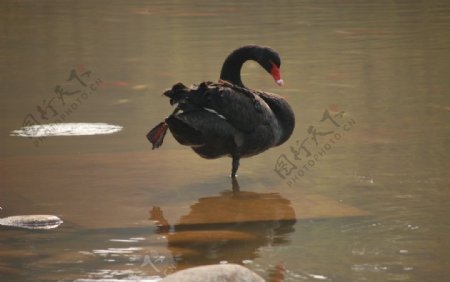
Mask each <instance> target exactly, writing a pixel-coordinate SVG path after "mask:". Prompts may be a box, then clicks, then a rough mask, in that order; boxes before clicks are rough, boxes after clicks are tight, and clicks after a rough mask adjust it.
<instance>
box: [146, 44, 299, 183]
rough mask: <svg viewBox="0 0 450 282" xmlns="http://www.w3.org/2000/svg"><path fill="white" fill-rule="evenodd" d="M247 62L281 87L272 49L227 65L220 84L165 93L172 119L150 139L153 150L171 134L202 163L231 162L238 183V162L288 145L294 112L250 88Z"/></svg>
mask: <svg viewBox="0 0 450 282" xmlns="http://www.w3.org/2000/svg"><path fill="white" fill-rule="evenodd" d="M247 60H254V61H256V62H258V63H259V64H260V65H261V66H262V67H263V68H264V69H265V70H266V71H267V72H268V73H270V74H271V75H272V77H273V78H274V79H275V82H276V83H277V84H278V85H280V86H281V85H283V80H282V79H281V77H280V65H281V62H280V57H279V55H278V54H277V52H275V51H274V50H273V49H271V48H269V47H260V46H255V45H249V46H244V47H241V48H239V49H236V50H235V51H233V52H232V53H231V54H230V55H229V56H228V57H227V58H226V60H225V62H224V63H223V66H222V71H221V73H220V80H219V82H202V83H200V84H199V85H194V86H191V87H186V86H185V85H183V84H182V83H177V84H175V85H174V86H173V87H172V89H170V90H168V91H166V92H164V95H165V96H167V97H169V98H170V104H171V105H174V104H176V105H177V106H176V108H175V110H174V111H173V113H172V114H171V115H170V116H169V117H167V118H166V119H165V120H164V121H163V122H161V123H160V124H158V125H157V126H156V127H154V128H153V129H152V130H150V132H149V133H148V134H147V139H148V140H149V141H150V142H151V143H152V145H153V149H155V148H158V147H160V146H161V145H162V143H163V139H164V136H165V134H166V131H167V129H170V131H171V132H172V135H173V136H174V137H175V139H176V140H177V141H178V142H179V143H180V144H181V145H186V146H190V147H191V148H192V149H193V150H194V151H195V152H196V153H197V154H199V155H200V156H201V157H203V158H207V159H212V158H218V157H221V156H230V157H231V158H232V159H233V160H232V169H231V177H233V178H234V177H236V172H237V170H238V168H239V160H240V158H243V157H250V156H253V155H256V154H259V153H261V152H263V151H265V150H267V149H269V148H271V147H274V146H278V145H281V144H283V143H284V142H285V141H286V140H288V139H289V137H290V136H291V134H292V131H293V130H294V126H295V118H294V112H293V111H292V109H291V107H290V106H289V104H288V103H287V102H286V100H284V99H283V98H282V97H281V96H278V95H276V94H272V93H267V92H263V91H257V90H251V89H248V88H246V87H245V86H244V85H243V84H242V81H241V74H240V72H241V67H242V65H243V64H244V62H245V61H247Z"/></svg>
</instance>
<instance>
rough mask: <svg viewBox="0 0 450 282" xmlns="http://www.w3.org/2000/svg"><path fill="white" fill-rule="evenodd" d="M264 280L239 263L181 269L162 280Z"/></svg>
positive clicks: (167, 281) (177, 281)
mask: <svg viewBox="0 0 450 282" xmlns="http://www.w3.org/2000/svg"><path fill="white" fill-rule="evenodd" d="M179 281H183V282H198V281H205V282H239V281H245V282H264V279H263V278H262V277H261V276H259V275H258V274H256V273H255V272H253V271H251V270H249V269H248V268H245V267H243V266H241V265H238V264H213V265H205V266H198V267H193V268H188V269H185V270H181V271H178V272H175V273H173V274H170V275H168V276H166V277H165V278H164V279H163V280H161V281H160V282H179Z"/></svg>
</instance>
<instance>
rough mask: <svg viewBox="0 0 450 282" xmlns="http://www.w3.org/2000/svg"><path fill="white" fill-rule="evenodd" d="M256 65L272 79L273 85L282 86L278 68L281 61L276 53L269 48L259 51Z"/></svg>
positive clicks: (282, 82)
mask: <svg viewBox="0 0 450 282" xmlns="http://www.w3.org/2000/svg"><path fill="white" fill-rule="evenodd" d="M258 63H259V64H260V65H261V66H262V67H263V68H264V69H265V70H266V71H267V72H268V73H270V75H271V76H272V77H273V79H274V80H275V83H276V84H278V85H279V86H283V85H284V81H283V79H281V73H280V66H281V59H280V56H279V55H278V53H277V52H276V51H275V50H273V49H272V48H269V47H264V48H262V49H261V53H260V56H259V58H258Z"/></svg>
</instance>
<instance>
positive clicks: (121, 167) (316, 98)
mask: <svg viewBox="0 0 450 282" xmlns="http://www.w3.org/2000/svg"><path fill="white" fill-rule="evenodd" d="M449 30H450V4H448V3H447V2H446V1H406V2H398V1H344V2H342V1H328V2H317V1H297V2H293V3H289V4H287V3H286V4H282V3H278V2H277V1H263V2H258V3H253V1H252V2H248V1H247V2H246V3H241V1H231V2H230V1H227V2H224V1H179V3H178V2H177V1H175V2H167V1H151V3H147V2H144V1H126V2H125V1H94V2H93V1H32V2H29V1H2V2H1V3H0V62H1V64H0V73H1V76H0V80H1V81H0V82H1V88H0V89H1V92H0V95H1V98H2V103H1V104H0V113H1V123H0V142H1V151H0V173H1V177H0V206H1V207H2V210H0V217H7V216H13V215H27V214H53V215H56V216H58V217H60V218H61V219H62V220H63V221H64V223H63V224H62V225H61V226H59V227H58V228H56V229H53V230H25V229H18V228H11V227H0V246H1V247H0V281H89V279H91V280H100V279H129V280H131V279H133V278H137V279H141V280H144V279H147V280H155V279H157V278H158V277H163V276H165V275H166V274H167V273H170V272H173V271H176V270H179V269H183V268H186V267H190V266H196V265H202V264H211V263H225V262H230V263H231V262H233V263H240V264H243V265H245V266H247V267H248V268H250V269H252V270H254V271H255V272H257V273H258V274H260V275H261V276H263V277H264V278H266V279H268V280H273V281H282V280H285V281H299V280H300V281H317V280H319V281H424V280H429V281H446V278H447V277H448V276H449V275H450V271H449V269H450V265H449V261H450V251H449V250H450V248H449V242H450V240H449V239H448V234H450V227H449V221H448V214H449V213H450V206H449V205H448V202H449V200H450V194H449V193H448V188H449V186H450V177H449V175H448V171H449V168H450V167H449V163H450V162H449V155H448V152H449V147H450V142H449V136H450V134H449V124H450V123H449V121H450V104H449V99H448V93H449V91H450V81H449V80H448V73H447V70H448V67H449V66H450V52H449V51H450V36H449V35H450V34H449V33H450V32H449ZM249 43H256V44H261V45H269V46H272V47H273V48H275V49H276V50H277V51H278V52H279V53H280V55H281V58H282V67H281V73H282V77H283V78H284V81H285V86H284V87H282V88H279V87H278V86H277V85H276V84H275V83H274V82H273V80H272V79H271V78H270V76H269V75H267V74H266V73H265V72H264V71H263V70H262V69H261V68H259V66H257V65H255V64H252V63H247V64H246V65H245V66H244V69H243V81H244V83H245V84H246V85H247V86H249V87H251V88H256V89H264V90H267V91H271V92H276V93H279V94H281V95H283V96H285V97H286V98H287V99H288V101H289V102H290V104H291V105H292V107H293V109H294V111H295V113H296V121H297V125H296V129H295V131H294V134H293V136H292V137H291V139H290V140H288V141H287V142H286V143H285V144H283V145H282V146H280V147H278V148H274V149H271V150H269V151H267V152H265V153H264V154H261V155H259V156H255V157H253V158H250V159H244V160H242V162H241V168H240V170H239V177H238V181H239V182H238V183H232V181H231V179H230V178H229V177H228V176H227V175H228V174H229V170H230V166H231V161H230V159H228V158H223V159H218V160H203V159H201V158H200V157H198V156H196V155H195V154H194V153H193V152H192V151H191V150H190V149H188V148H186V147H183V146H180V145H178V144H177V143H176V142H175V141H174V140H173V138H172V137H171V136H170V135H167V136H166V140H165V141H164V145H163V146H162V147H161V148H160V149H158V150H154V151H152V150H151V146H150V144H149V143H148V141H147V140H146V138H145V135H146V133H147V132H148V130H149V129H151V128H152V127H153V126H154V125H156V124H157V123H158V122H160V121H161V120H162V119H163V118H164V117H165V116H167V115H168V114H169V113H170V112H171V107H170V105H169V103H168V101H167V99H165V97H162V96H161V93H162V92H163V91H164V90H165V89H166V88H168V87H171V86H172V85H173V84H174V83H176V82H179V81H181V82H183V83H185V84H191V83H198V82H201V81H203V80H216V79H217V78H218V75H219V71H220V67H221V64H222V62H223V60H224V58H225V56H226V55H227V54H228V53H229V52H230V51H231V50H233V49H234V48H236V47H238V46H241V45H244V44H249ZM322 119H323V121H321V120H322ZM36 122H37V123H40V124H52V123H87V124H96V123H104V124H109V125H114V126H121V127H123V129H122V130H121V131H119V132H116V133H113V134H108V135H93V136H60V137H55V136H51V137H41V138H32V139H30V138H24V137H20V136H11V133H12V132H13V131H14V130H19V129H21V128H22V127H23V126H29V125H32V124H35V123H36ZM314 129H315V130H316V131H315V135H314V134H313V133H312V131H311V130H314ZM308 130H310V131H308ZM314 136H315V138H316V139H315V140H314ZM302 145H303V146H304V147H302ZM236 185H239V186H240V192H238V193H233V192H232V190H233V187H236Z"/></svg>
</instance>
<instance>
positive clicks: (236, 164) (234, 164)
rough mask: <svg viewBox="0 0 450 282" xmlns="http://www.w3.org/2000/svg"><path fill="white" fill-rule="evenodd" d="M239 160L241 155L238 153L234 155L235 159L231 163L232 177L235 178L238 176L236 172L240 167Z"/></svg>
mask: <svg viewBox="0 0 450 282" xmlns="http://www.w3.org/2000/svg"><path fill="white" fill-rule="evenodd" d="M239 160H240V157H239V156H236V155H234V156H233V161H232V163H231V177H233V178H235V177H236V172H237V170H238V168H239Z"/></svg>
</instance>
